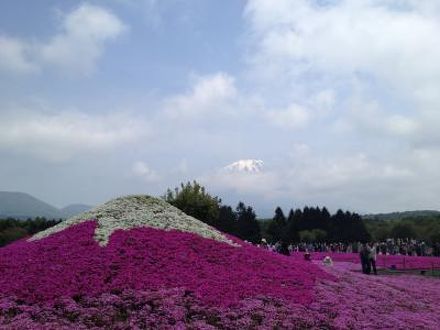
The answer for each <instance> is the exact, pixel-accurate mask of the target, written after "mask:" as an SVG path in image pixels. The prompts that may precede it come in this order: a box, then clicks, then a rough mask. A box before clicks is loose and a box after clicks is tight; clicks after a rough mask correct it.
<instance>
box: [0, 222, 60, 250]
mask: <svg viewBox="0 0 440 330" xmlns="http://www.w3.org/2000/svg"><path fill="white" fill-rule="evenodd" d="M60 222H61V219H59V220H54V219H53V220H47V219H46V218H44V217H43V218H40V217H37V218H35V219H30V218H29V219H27V220H25V221H23V220H17V219H14V218H7V219H0V247H2V246H5V245H6V244H9V243H11V242H13V241H16V240H18V239H21V238H25V237H28V236H31V235H34V234H36V233H38V232H39V231H42V230H45V229H47V228H49V227H52V226H55V225H56V224H57V223H60Z"/></svg>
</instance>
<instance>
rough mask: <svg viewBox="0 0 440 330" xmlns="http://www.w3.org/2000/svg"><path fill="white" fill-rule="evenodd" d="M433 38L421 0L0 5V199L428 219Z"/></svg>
mask: <svg viewBox="0 0 440 330" xmlns="http://www.w3.org/2000/svg"><path fill="white" fill-rule="evenodd" d="M439 33H440V5H439V4H438V3H437V1H434V0H420V1H414V0H359V1H344V0H339V1H312V0H292V1H288V0H280V1H276V2H274V1H270V0H248V1H236V0H230V1H210V0H209V1H206V0H205V1H202V0H198V1H191V2H188V1H182V0H164V1H155V0H139V1H134V0H113V1H84V2H78V1H62V2H60V1H38V2H29V1H2V2H1V3H0V157H1V160H2V161H1V163H0V189H1V190H14V191H25V192H29V193H31V194H33V195H35V196H37V197H39V198H41V199H44V200H46V201H48V202H50V203H53V204H55V205H57V206H63V205H65V204H68V203H73V202H82V203H88V204H96V203H100V202H103V201H105V200H107V199H109V198H111V197H114V196H119V195H124V194H130V193H148V194H153V195H160V194H162V193H163V192H165V190H166V189H167V188H168V187H174V186H176V185H178V184H179V182H181V181H186V180H192V179H196V180H198V181H200V182H201V183H203V184H204V185H206V187H207V188H208V190H209V191H211V192H212V193H213V194H216V195H219V196H220V197H222V198H223V200H224V201H225V202H226V203H231V204H234V205H235V204H236V203H237V202H238V201H239V200H243V201H245V202H246V203H249V204H251V205H253V206H255V208H256V209H257V211H258V213H259V215H261V216H267V215H270V214H271V212H272V210H273V209H274V208H275V207H276V206H277V205H281V206H283V207H286V208H287V207H302V206H303V205H305V204H308V205H326V206H327V207H329V208H330V209H332V210H335V209H337V208H340V207H341V208H345V209H350V210H354V211H358V212H361V213H369V212H385V211H394V210H408V209H440V200H439V199H438V197H437V196H439V193H440V186H438V184H436V182H439V179H440V174H438V170H437V168H438V165H439V162H440V152H439V148H438V146H439V143H440V134H439V133H438V129H437V127H438V124H440V113H439V111H440V96H439V95H440V94H439V93H438V86H440V61H439V60H438V59H439V58H440V39H439V38H438V34H439ZM251 160H253V162H252V161H251ZM256 161H258V162H256ZM259 161H261V162H259ZM231 164H235V166H228V165H231ZM255 164H258V166H253V165H255ZM261 164H262V165H261Z"/></svg>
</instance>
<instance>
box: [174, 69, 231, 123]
mask: <svg viewBox="0 0 440 330" xmlns="http://www.w3.org/2000/svg"><path fill="white" fill-rule="evenodd" d="M236 95H237V90H236V88H235V82H234V78H233V77H232V76H230V75H228V74H226V73H222V72H220V73H216V74H213V75H207V76H201V77H197V78H196V79H195V83H194V85H193V86H192V88H191V90H190V91H189V92H188V93H186V94H182V95H178V96H174V97H172V98H170V99H169V100H167V101H166V105H165V107H166V113H167V115H168V116H169V117H170V118H173V119H178V118H181V119H182V118H194V117H196V118H197V117H200V116H205V115H208V116H212V115H218V114H221V112H224V111H225V110H227V109H225V107H226V106H228V102H230V101H231V100H233V99H234V97H235V96H236Z"/></svg>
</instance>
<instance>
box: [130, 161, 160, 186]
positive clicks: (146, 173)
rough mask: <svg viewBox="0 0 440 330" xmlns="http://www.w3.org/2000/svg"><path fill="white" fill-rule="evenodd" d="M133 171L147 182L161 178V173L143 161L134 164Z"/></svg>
mask: <svg viewBox="0 0 440 330" xmlns="http://www.w3.org/2000/svg"><path fill="white" fill-rule="evenodd" d="M132 173H133V175H135V176H136V177H139V178H141V179H142V180H143V181H145V182H147V183H151V182H156V181H158V180H159V179H160V178H159V175H158V174H157V173H156V172H155V171H154V170H152V169H151V168H150V167H149V166H148V165H147V164H146V163H144V162H142V161H137V162H135V163H134V164H133V167H132Z"/></svg>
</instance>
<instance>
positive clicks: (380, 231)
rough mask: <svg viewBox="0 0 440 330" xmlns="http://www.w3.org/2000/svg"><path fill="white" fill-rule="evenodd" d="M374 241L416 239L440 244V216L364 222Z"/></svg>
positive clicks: (368, 220)
mask: <svg viewBox="0 0 440 330" xmlns="http://www.w3.org/2000/svg"><path fill="white" fill-rule="evenodd" d="M364 221H365V225H366V227H367V229H368V231H369V232H370V233H371V236H372V237H373V239H374V240H378V241H382V240H384V239H386V238H406V237H408V238H415V239H418V240H421V241H427V242H429V243H440V215H431V216H429V215H428V216H425V215H423V216H410V217H407V218H396V219H390V220H382V219H374V218H373V219H367V220H364Z"/></svg>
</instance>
